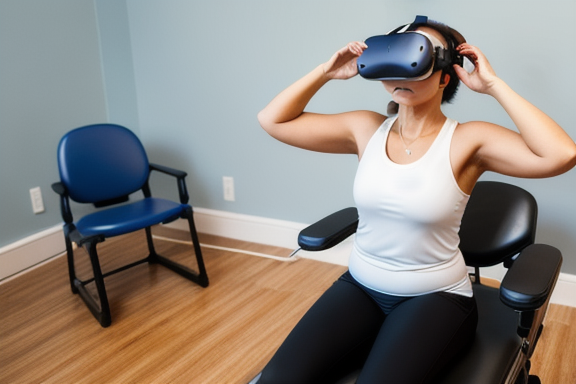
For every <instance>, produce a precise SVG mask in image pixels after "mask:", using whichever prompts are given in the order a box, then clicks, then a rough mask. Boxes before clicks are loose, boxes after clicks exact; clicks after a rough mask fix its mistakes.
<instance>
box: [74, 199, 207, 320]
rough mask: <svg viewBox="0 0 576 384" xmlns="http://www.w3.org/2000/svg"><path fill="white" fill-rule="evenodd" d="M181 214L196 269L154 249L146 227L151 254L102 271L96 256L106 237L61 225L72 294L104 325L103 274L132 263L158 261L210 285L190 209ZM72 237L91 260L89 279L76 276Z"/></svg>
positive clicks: (106, 310)
mask: <svg viewBox="0 0 576 384" xmlns="http://www.w3.org/2000/svg"><path fill="white" fill-rule="evenodd" d="M183 216H184V217H183V218H187V219H188V222H189V225H190V235H191V237H192V243H193V246H194V253H195V255H196V262H197V265H198V272H194V271H192V270H191V269H189V268H187V267H186V266H184V265H182V264H179V263H176V262H174V261H172V260H169V259H167V258H166V257H164V256H161V255H159V254H157V253H156V250H155V249H154V243H153V239H152V231H151V229H150V227H147V228H145V230H146V239H147V242H148V249H149V251H150V254H149V255H148V257H146V258H144V259H142V260H138V261H136V262H133V263H131V264H127V265H124V266H122V267H120V268H118V269H115V270H113V271H110V272H107V273H102V270H101V268H100V262H99V260H98V254H97V250H96V248H97V245H98V244H99V243H101V242H103V241H104V240H105V238H104V237H103V236H92V237H87V238H84V237H82V236H81V235H80V234H79V233H78V231H77V230H76V228H75V227H74V226H73V225H69V226H66V225H65V228H64V235H65V241H66V250H67V255H68V272H69V275H70V285H71V289H72V292H73V293H74V294H79V295H80V297H81V298H82V300H83V301H84V303H85V304H86V306H87V307H88V309H89V310H90V312H91V313H92V315H93V316H94V317H95V318H96V320H97V321H98V322H99V323H100V325H101V326H102V327H103V328H106V327H108V326H110V324H111V323H112V316H111V313H110V305H109V303H108V296H107V293H106V287H105V284H104V278H106V277H108V276H111V275H114V274H116V273H119V272H122V271H125V270H127V269H129V268H132V267H135V266H137V265H140V264H143V263H151V264H160V265H162V266H164V267H166V268H168V269H170V270H172V271H174V272H176V273H178V274H179V275H181V276H182V277H184V278H186V279H188V280H190V281H192V282H194V283H196V284H198V285H199V286H201V287H203V288H205V287H207V286H208V285H209V280H208V274H207V273H206V268H205V266H204V259H203V257H202V251H201V249H200V243H199V240H198V235H197V233H196V228H195V226H194V221H193V219H192V212H191V209H190V210H189V212H185V213H184V215H183ZM72 241H74V242H75V243H77V244H79V245H84V246H85V247H86V249H87V251H88V255H89V258H90V263H91V265H92V271H93V277H92V278H91V279H88V280H80V279H78V278H77V277H76V271H75V267H74V250H73V248H72ZM90 283H95V285H96V293H97V297H94V295H93V294H92V293H91V292H90V291H89V290H88V289H87V288H86V285H88V284H90Z"/></svg>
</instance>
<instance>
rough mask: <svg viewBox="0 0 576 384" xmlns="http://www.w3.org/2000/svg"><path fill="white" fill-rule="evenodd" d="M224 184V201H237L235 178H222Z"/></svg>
mask: <svg viewBox="0 0 576 384" xmlns="http://www.w3.org/2000/svg"><path fill="white" fill-rule="evenodd" d="M222 184H223V186H224V200H226V201H235V200H236V199H235V197H234V178H233V177H229V176H223V177H222Z"/></svg>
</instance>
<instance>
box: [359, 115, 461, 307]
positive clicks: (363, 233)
mask: <svg viewBox="0 0 576 384" xmlns="http://www.w3.org/2000/svg"><path fill="white" fill-rule="evenodd" d="M395 120H396V118H395V117H392V118H389V119H387V120H386V121H384V123H383V124H382V126H380V127H379V128H378V130H377V131H376V132H375V133H374V135H373V136H372V138H371V139H370V141H369V143H368V145H367V147H366V150H365V151H364V155H363V156H362V159H361V161H360V163H359V165H358V171H357V173H356V178H355V181H354V200H355V202H356V206H357V208H358V214H359V217H360V220H359V224H358V230H357V232H356V237H355V240H354V247H353V250H352V254H351V255H350V261H349V268H350V273H351V274H352V276H354V278H355V279H356V280H358V281H359V282H360V283H362V284H364V285H365V286H366V287H368V288H370V289H373V290H376V291H378V292H382V293H386V294H389V295H397V296H417V295H422V294H426V293H432V292H439V291H445V292H451V293H457V294H460V295H464V296H468V297H471V296H472V286H471V284H470V279H469V277H468V270H467V268H466V265H465V263H464V258H463V257H462V253H461V252H460V249H459V248H458V245H459V243H460V238H459V236H458V232H459V230H460V222H461V220H462V215H463V214H464V208H465V207H466V204H467V202H468V199H469V197H470V196H469V195H467V194H466V193H464V192H462V190H461V189H460V187H459V186H458V184H457V182H456V179H455V177H454V173H453V171H452V166H451V164H450V143H451V140H452V135H453V133H454V130H455V128H456V126H457V125H458V123H457V122H456V121H454V120H452V119H446V122H445V123H444V125H443V126H442V129H441V130H440V132H439V133H438V136H437V137H436V139H435V140H434V142H433V143H432V145H431V146H430V148H429V149H428V151H427V152H426V154H424V156H422V157H421V158H420V159H418V160H416V161H415V162H413V163H410V164H405V165H401V164H397V163H394V162H393V161H392V160H390V158H389V157H388V155H387V152H386V140H387V138H388V134H389V132H390V128H391V127H392V125H393V123H394V121H395Z"/></svg>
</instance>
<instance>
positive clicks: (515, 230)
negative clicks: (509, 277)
mask: <svg viewBox="0 0 576 384" xmlns="http://www.w3.org/2000/svg"><path fill="white" fill-rule="evenodd" d="M537 216H538V206H537V204H536V200H535V199H534V197H533V196H532V195H531V194H530V193H528V192H527V191H525V190H523V189H522V188H519V187H517V186H514V185H510V184H505V183H499V182H495V181H483V182H479V183H477V184H476V186H475V187H474V191H473V192H472V195H471V196H470V201H468V205H467V206H466V211H465V212H464V216H463V217H462V225H461V227H460V250H461V251H462V254H463V255H464V259H465V260H466V265H469V266H471V267H487V266H491V265H496V264H499V263H502V262H509V261H510V259H511V258H512V257H513V256H515V255H516V254H517V253H518V252H520V251H521V250H522V249H524V248H525V247H526V246H528V245H530V244H533V243H534V238H535V237H536V220H537Z"/></svg>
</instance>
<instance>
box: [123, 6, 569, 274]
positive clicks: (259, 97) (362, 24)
mask: <svg viewBox="0 0 576 384" xmlns="http://www.w3.org/2000/svg"><path fill="white" fill-rule="evenodd" d="M127 8H128V18H129V22H130V35H131V41H132V53H133V59H134V71H135V77H136V92H137V99H138V111H139V122H140V133H141V137H142V139H143V141H144V143H145V145H146V147H147V148H148V150H149V153H150V156H151V158H152V160H153V161H158V162H161V163H166V164H172V165H174V166H178V167H180V168H183V169H185V170H186V171H188V172H189V174H190V177H189V185H190V190H191V193H192V203H193V204H195V205H196V206H199V207H204V208H210V209H217V210H222V211H230V212H236V213H242V214H249V215H255V216H261V217H269V218H274V219H282V220H288V221H294V222H312V221H314V220H315V219H317V218H319V217H321V216H323V215H324V214H326V213H329V212H331V211H332V210H335V209H338V208H340V207H343V206H348V205H351V204H353V201H352V196H351V185H352V180H353V177H354V172H355V168H356V160H355V158H354V157H352V156H337V155H325V154H317V153H310V152H305V151H302V150H300V149H295V148H290V147H287V146H285V145H283V144H281V143H278V142H276V141H274V140H273V139H271V138H270V137H268V136H267V135H266V134H265V133H264V132H263V131H262V130H261V129H260V127H259V126H258V123H257V120H256V114H257V112H258V111H259V110H260V109H261V108H263V107H264V106H265V105H266V103H267V102H268V101H269V100H270V99H271V98H272V97H273V96H275V95H276V94H277V93H278V92H280V91H281V90H282V89H283V88H284V87H286V86H287V85H289V84H290V83H292V82H293V81H295V80H296V79H298V78H299V77H301V76H303V75H304V74H306V73H307V72H308V71H310V70H311V69H313V68H314V67H315V66H316V65H318V64H320V63H321V62H323V61H325V60H327V59H328V58H329V57H330V55H331V54H332V53H333V52H334V51H335V50H337V49H338V48H340V47H341V46H343V45H344V44H346V43H347V42H348V41H351V40H361V39H365V38H367V37H369V36H371V35H374V34H380V33H384V32H386V31H388V30H389V29H391V28H393V27H395V26H397V25H399V24H401V23H406V22H410V21H412V20H413V18H414V16H415V15H416V14H424V15H428V16H429V17H430V18H432V19H435V20H439V21H442V22H445V23H447V24H448V25H450V26H452V27H454V28H456V29H457V30H459V31H460V32H461V33H462V34H463V35H464V36H465V37H466V38H467V39H468V41H469V42H471V43H472V44H474V45H478V46H479V47H481V49H482V50H483V51H484V52H485V53H486V55H487V57H488V58H489V59H490V61H491V63H492V65H493V66H494V68H495V70H496V71H497V73H498V74H499V75H500V76H501V77H502V78H503V79H505V80H506V81H507V82H508V83H509V84H510V85H511V86H512V87H513V88H514V89H516V90H517V91H518V92H519V93H520V94H522V95H524V96H525V97H526V98H527V99H528V100H530V101H531V102H533V103H534V104H536V105H538V106H539V107H540V108H541V109H543V110H544V111H545V112H547V113H548V114H550V115H551V116H552V117H553V118H555V119H556V121H558V122H559V123H560V124H561V125H563V126H564V127H565V128H566V130H567V131H568V132H569V134H570V135H571V136H572V137H573V138H576V126H575V124H574V118H573V110H574V107H575V101H574V100H575V98H574V96H573V93H574V90H575V89H576V75H575V73H574V71H572V70H570V68H571V66H572V64H571V63H574V62H576V52H575V51H574V49H571V47H572V45H573V42H574V41H575V37H576V34H575V31H574V28H573V20H572V19H573V16H574V14H576V2H574V1H573V0H552V1H547V2H542V1H535V0H530V1H526V0H524V1H520V0H518V1H494V0H487V1H482V2H480V3H479V2H476V1H468V0H466V1H464V0H436V1H433V0H426V1H425V0H413V1H391V0H356V1H353V2H351V1H349V0H348V1H345V0H331V1H320V0H316V1H314V0H275V1H270V0H245V1H241V2H236V1H223V0H215V1H209V2H208V1H185V0H162V1H160V0H147V1H143V0H127ZM388 101H389V97H388V95H387V94H386V93H385V92H384V90H383V89H382V87H381V85H380V84H378V83H373V82H368V81H365V80H362V79H361V78H355V79H352V80H349V81H345V82H334V83H331V84H329V85H328V86H326V87H325V88H324V89H322V90H321V91H320V93H319V94H318V95H317V97H316V98H315V99H314V100H313V101H312V102H311V104H310V107H309V109H310V110H314V111H317V112H325V113H330V112H339V111H345V110H351V109H372V110H377V111H384V110H385V106H386V104H387V102H388ZM446 113H447V114H448V115H449V116H451V117H453V118H456V119H458V120H460V121H468V120H474V119H482V120H487V121H491V122H494V123H497V124H501V125H505V126H508V127H512V123H511V120H510V119H509V118H508V116H507V115H506V114H505V113H504V111H503V110H502V108H501V107H500V106H499V105H498V104H497V103H496V102H494V101H493V100H491V99H490V98H489V97H487V96H482V95H477V94H473V93H472V92H470V91H468V90H466V89H461V91H460V93H459V95H458V97H457V100H456V101H455V103H454V104H453V105H451V106H448V107H447V108H446ZM222 176H232V177H234V179H235V182H236V202H233V203H231V202H225V201H224V200H223V198H222ZM495 178H496V179H504V180H509V179H507V178H501V177H496V176H494V175H486V177H485V179H495ZM509 181H511V182H513V183H516V184H519V185H521V186H523V187H524V188H526V189H527V190H529V191H530V192H532V193H533V194H534V195H535V196H536V198H537V199H538V201H539V204H540V225H539V234H538V238H537V240H538V241H540V242H550V243H551V244H554V245H555V246H557V247H558V248H560V249H561V250H562V251H563V253H564V257H565V263H564V267H563V271H565V272H567V273H572V274H575V273H576V254H575V252H574V249H576V204H575V203H574V197H573V195H574V189H575V187H576V171H574V170H573V171H571V172H570V173H568V174H566V175H563V176H560V177H557V178H554V179H548V180H509ZM161 184H164V183H163V180H158V181H157V182H156V183H155V184H154V187H155V188H159V189H162V190H163V192H165V193H172V192H168V189H170V190H172V189H173V186H172V185H171V184H168V185H167V186H166V187H165V186H164V185H161Z"/></svg>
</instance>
